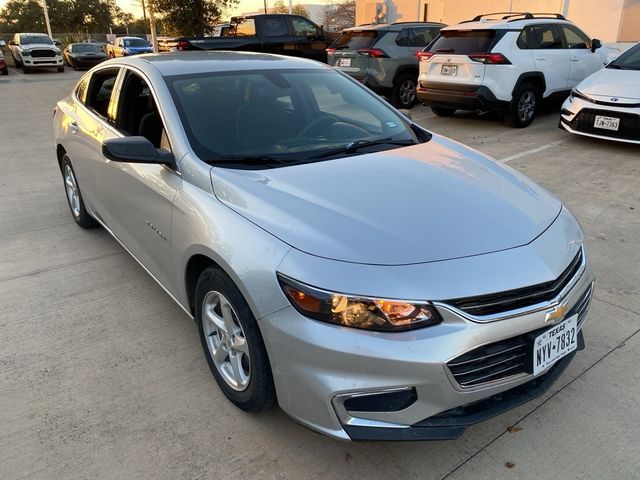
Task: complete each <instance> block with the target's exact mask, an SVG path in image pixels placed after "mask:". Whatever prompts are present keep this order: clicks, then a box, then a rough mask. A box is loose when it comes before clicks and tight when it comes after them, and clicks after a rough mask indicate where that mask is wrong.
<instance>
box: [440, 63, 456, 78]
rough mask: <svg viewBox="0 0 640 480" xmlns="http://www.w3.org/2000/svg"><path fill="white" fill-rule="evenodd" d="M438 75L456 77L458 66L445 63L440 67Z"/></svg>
mask: <svg viewBox="0 0 640 480" xmlns="http://www.w3.org/2000/svg"><path fill="white" fill-rule="evenodd" d="M440 73H441V74H442V75H448V76H449V77H455V76H456V75H458V66H457V65H449V64H446V63H445V64H444V65H442V68H441V69H440Z"/></svg>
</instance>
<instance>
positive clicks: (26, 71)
mask: <svg viewBox="0 0 640 480" xmlns="http://www.w3.org/2000/svg"><path fill="white" fill-rule="evenodd" d="M22 72H23V73H24V74H25V75H26V74H27V73H30V72H31V69H30V68H29V67H27V66H25V65H22Z"/></svg>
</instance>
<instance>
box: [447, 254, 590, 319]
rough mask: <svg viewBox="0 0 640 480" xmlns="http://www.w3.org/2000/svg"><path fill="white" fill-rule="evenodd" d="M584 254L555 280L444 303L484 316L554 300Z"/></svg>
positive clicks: (574, 259)
mask: <svg viewBox="0 0 640 480" xmlns="http://www.w3.org/2000/svg"><path fill="white" fill-rule="evenodd" d="M582 255H583V254H582V249H580V250H579V251H578V253H577V254H576V256H575V257H574V258H573V260H572V261H571V263H570V264H569V266H568V267H567V268H566V269H565V270H564V272H562V273H561V274H560V276H559V277H558V278H556V279H555V280H553V281H550V282H546V283H540V284H538V285H533V286H531V287H524V288H517V289H515V290H507V291H505V292H499V293H491V294H488V295H479V296H476V297H466V298H456V299H452V300H443V302H442V303H446V304H448V305H451V306H453V307H455V308H458V309H460V310H462V311H463V312H466V313H469V314H471V315H478V316H482V315H492V314H495V313H503V312H508V311H509V310H515V309H518V308H524V307H530V306H531V305H535V304H537V303H540V302H544V301H550V300H553V299H554V298H555V297H557V296H558V294H559V293H560V292H561V291H562V289H564V287H566V286H567V284H568V283H569V282H570V281H571V279H572V278H573V277H574V276H575V275H576V273H578V271H579V270H580V266H581V265H582Z"/></svg>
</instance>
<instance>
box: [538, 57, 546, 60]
mask: <svg viewBox="0 0 640 480" xmlns="http://www.w3.org/2000/svg"><path fill="white" fill-rule="evenodd" d="M546 59H547V57H536V60H546Z"/></svg>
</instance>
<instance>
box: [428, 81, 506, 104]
mask: <svg viewBox="0 0 640 480" xmlns="http://www.w3.org/2000/svg"><path fill="white" fill-rule="evenodd" d="M417 96H418V100H419V101H420V102H421V103H423V104H424V105H428V106H430V107H443V108H453V109H463V110H492V111H504V110H506V109H507V108H508V107H509V102H506V101H504V100H499V99H497V98H496V96H495V95H494V93H493V92H492V91H491V90H490V89H489V88H488V87H486V86H484V85H482V86H479V87H478V86H477V85H458V84H448V83H442V84H441V83H434V82H432V83H425V82H419V83H418V90H417Z"/></svg>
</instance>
